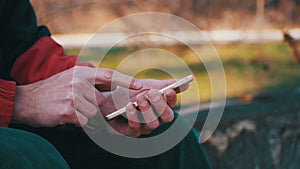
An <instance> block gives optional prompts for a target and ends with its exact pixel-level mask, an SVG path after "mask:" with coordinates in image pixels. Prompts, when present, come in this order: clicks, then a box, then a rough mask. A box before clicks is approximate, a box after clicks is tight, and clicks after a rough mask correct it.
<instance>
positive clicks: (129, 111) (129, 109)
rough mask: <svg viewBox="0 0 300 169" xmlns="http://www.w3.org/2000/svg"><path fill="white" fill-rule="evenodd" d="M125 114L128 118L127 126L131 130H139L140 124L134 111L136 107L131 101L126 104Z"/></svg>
mask: <svg viewBox="0 0 300 169" xmlns="http://www.w3.org/2000/svg"><path fill="white" fill-rule="evenodd" d="M126 116H127V119H128V126H129V127H130V128H131V129H132V130H135V131H136V130H140V129H141V124H140V123H139V117H138V114H137V111H136V108H135V107H134V106H133V105H132V103H131V102H130V103H128V104H127V106H126Z"/></svg>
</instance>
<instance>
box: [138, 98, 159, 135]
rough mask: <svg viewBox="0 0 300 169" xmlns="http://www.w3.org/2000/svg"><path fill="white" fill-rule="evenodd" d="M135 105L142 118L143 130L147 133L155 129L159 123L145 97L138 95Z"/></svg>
mask: <svg viewBox="0 0 300 169" xmlns="http://www.w3.org/2000/svg"><path fill="white" fill-rule="evenodd" d="M137 104H138V106H139V108H140V110H141V114H142V117H143V123H144V124H143V128H144V129H145V130H148V131H152V130H154V129H156V128H157V127H158V126H159V121H158V118H157V116H156V115H155V113H154V111H153V109H152V108H151V105H150V103H149V102H148V100H147V99H146V97H145V96H144V95H138V97H137Z"/></svg>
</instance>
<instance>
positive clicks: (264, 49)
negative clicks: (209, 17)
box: [66, 43, 300, 101]
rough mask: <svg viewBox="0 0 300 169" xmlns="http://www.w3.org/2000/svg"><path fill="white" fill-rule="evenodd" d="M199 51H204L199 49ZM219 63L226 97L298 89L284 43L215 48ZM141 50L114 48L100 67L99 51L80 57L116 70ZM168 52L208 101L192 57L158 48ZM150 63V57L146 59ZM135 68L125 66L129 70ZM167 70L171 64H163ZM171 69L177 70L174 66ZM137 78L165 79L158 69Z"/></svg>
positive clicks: (299, 72) (180, 49) (205, 80)
mask: <svg viewBox="0 0 300 169" xmlns="http://www.w3.org/2000/svg"><path fill="white" fill-rule="evenodd" d="M198 48H199V51H200V52H201V51H204V50H205V48H203V47H200V46H199V47H198ZM215 48H216V51H217V52H218V53H219V57H220V58H221V60H222V63H223V66H224V70H225V74H226V79H227V97H229V98H232V97H239V96H241V95H244V94H247V93H249V92H257V91H260V90H266V89H272V90H273V89H279V88H297V87H299V86H300V67H299V65H298V64H296V63H295V62H294V61H293V59H292V56H291V51H290V48H289V46H288V45H286V44H284V43H266V44H228V45H215ZM140 49H141V48H113V49H112V50H110V51H109V52H108V53H107V55H106V56H105V58H104V59H103V60H102V61H101V64H99V59H97V53H98V52H99V50H101V49H99V48H98V49H91V50H90V51H88V52H89V54H88V57H85V56H80V59H81V60H82V61H87V62H91V63H93V64H94V65H95V66H100V67H107V68H112V69H115V68H116V67H117V66H118V65H119V64H120V63H121V62H122V60H124V59H125V58H126V57H127V56H128V55H130V54H131V53H133V52H135V51H138V50H140ZM160 49H164V50H166V51H170V52H172V53H173V54H175V55H176V56H180V58H181V59H182V60H183V61H184V62H185V63H186V64H188V66H189V68H190V69H191V70H192V72H193V73H194V75H195V76H196V77H197V78H198V79H197V82H198V85H199V88H200V93H201V99H203V100H206V101H207V100H209V99H210V92H211V91H210V82H209V76H208V74H207V72H206V69H205V67H204V65H203V63H201V61H199V59H197V57H196V56H195V54H194V53H193V52H192V51H191V50H190V49H189V48H187V47H184V46H169V47H167V46H165V47H160ZM66 53H67V54H79V50H78V49H68V50H66ZM149 61H151V58H149ZM134 66H135V65H128V71H130V68H132V67H134ZM165 66H166V67H168V66H172V65H165ZM174 69H179V72H180V68H178V67H175V68H174ZM139 78H156V79H165V78H168V75H167V74H164V73H162V72H161V71H159V70H155V69H148V70H146V71H143V73H141V74H139Z"/></svg>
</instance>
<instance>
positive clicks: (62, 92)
mask: <svg viewBox="0 0 300 169" xmlns="http://www.w3.org/2000/svg"><path fill="white" fill-rule="evenodd" d="M95 85H97V88H98V89H99V90H100V91H101V90H102V89H103V90H104V91H107V90H109V89H113V88H114V87H116V86H122V87H125V88H129V89H136V90H138V89H141V88H142V84H141V83H140V82H139V81H138V80H136V79H134V78H133V77H131V76H127V75H124V74H121V73H119V72H117V71H113V70H111V69H103V68H91V67H84V66H75V67H73V68H71V69H68V70H66V71H63V72H61V73H58V74H56V75H54V76H51V77H50V78H48V79H45V80H41V81H38V82H35V83H32V84H28V85H23V86H17V94H16V98H15V110H14V113H13V117H12V122H15V123H23V124H28V125H31V126H35V127H41V126H43V127H53V126H57V125H64V124H75V125H77V126H84V125H86V124H87V122H88V118H90V117H93V116H94V115H96V113H98V106H99V105H100V104H101V103H103V102H104V97H103V95H102V94H101V92H100V91H98V90H97V89H96V88H95Z"/></svg>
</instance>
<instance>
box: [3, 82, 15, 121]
mask: <svg viewBox="0 0 300 169" xmlns="http://www.w3.org/2000/svg"><path fill="white" fill-rule="evenodd" d="M15 95H16V83H15V82H13V81H5V80H1V79H0V126H8V124H9V123H10V121H11V117H12V113H13V111H14V101H15Z"/></svg>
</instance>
